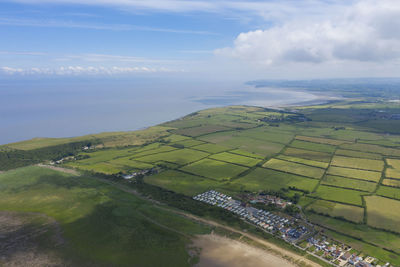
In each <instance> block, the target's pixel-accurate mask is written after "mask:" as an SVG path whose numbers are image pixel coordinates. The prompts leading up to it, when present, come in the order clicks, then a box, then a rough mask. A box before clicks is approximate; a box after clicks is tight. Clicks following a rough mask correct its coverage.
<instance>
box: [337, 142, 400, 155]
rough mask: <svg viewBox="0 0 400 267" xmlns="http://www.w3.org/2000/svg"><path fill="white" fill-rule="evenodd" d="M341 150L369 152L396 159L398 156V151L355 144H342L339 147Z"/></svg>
mask: <svg viewBox="0 0 400 267" xmlns="http://www.w3.org/2000/svg"><path fill="white" fill-rule="evenodd" d="M341 148H344V149H350V150H357V151H362V152H369V153H379V154H383V155H386V156H397V157H399V156H400V150H398V149H394V148H388V147H383V146H378V145H369V144H361V143H356V144H344V145H341Z"/></svg>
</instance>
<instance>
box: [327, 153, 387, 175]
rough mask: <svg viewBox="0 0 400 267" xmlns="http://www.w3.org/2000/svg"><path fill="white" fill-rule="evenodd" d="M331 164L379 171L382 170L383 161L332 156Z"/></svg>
mask: <svg viewBox="0 0 400 267" xmlns="http://www.w3.org/2000/svg"><path fill="white" fill-rule="evenodd" d="M331 165H332V166H339V167H346V168H353V169H363V170H370V171H379V172H380V171H382V170H383V167H384V162H383V161H382V160H373V159H361V158H352V157H343V156H334V157H333V159H332V161H331Z"/></svg>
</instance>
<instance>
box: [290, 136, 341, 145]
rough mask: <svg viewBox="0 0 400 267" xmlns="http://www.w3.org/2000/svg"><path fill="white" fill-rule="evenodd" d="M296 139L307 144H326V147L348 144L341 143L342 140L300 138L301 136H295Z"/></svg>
mask: <svg viewBox="0 0 400 267" xmlns="http://www.w3.org/2000/svg"><path fill="white" fill-rule="evenodd" d="M296 139H297V140H301V141H308V142H313V143H320V144H327V145H333V146H338V145H341V144H345V143H348V141H343V140H336V139H327V138H319V137H311V136H302V135H297V136H296Z"/></svg>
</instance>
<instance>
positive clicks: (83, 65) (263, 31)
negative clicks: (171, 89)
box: [0, 0, 400, 81]
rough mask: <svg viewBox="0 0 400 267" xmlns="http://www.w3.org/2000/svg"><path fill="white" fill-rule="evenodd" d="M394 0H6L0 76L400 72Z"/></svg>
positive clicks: (0, 21)
mask: <svg viewBox="0 0 400 267" xmlns="http://www.w3.org/2000/svg"><path fill="white" fill-rule="evenodd" d="M399 32H400V3H399V1H397V0H379V1H378V0H376V1H372V0H365V1H340V0H304V1H301V0H299V1H297V0H296V1H289V0H286V1H285V0H282V1H272V0H271V1H256V0H252V1H240V0H237V1H219V0H213V1H208V0H198V1H189V0H187V1H180V0H3V1H1V3H0V36H1V42H0V76H1V77H21V76H23V77H26V76H28V77H30V76H35V77H36V76H38V77H43V76H45V77H47V76H63V77H64V76H67V77H68V76H77V75H78V76H79V75H82V76H91V77H92V76H97V75H102V76H104V75H111V76H115V75H117V76H118V75H124V76H143V75H145V76H146V75H161V76H171V77H207V78H209V79H217V78H216V77H218V79H231V80H235V79H238V80H243V81H244V80H248V79H264V78H267V79H268V78H270V79H274V78H285V79H299V78H331V77H369V76H371V77H372V76H374V77H389V76H397V77H398V76H399V75H398V74H399V73H400V67H399V66H400V60H399V59H400V34H399Z"/></svg>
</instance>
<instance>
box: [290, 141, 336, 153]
mask: <svg viewBox="0 0 400 267" xmlns="http://www.w3.org/2000/svg"><path fill="white" fill-rule="evenodd" d="M290 146H291V147H294V148H299V149H307V150H312V151H318V152H326V153H333V152H334V151H335V149H336V147H335V146H331V145H326V144H319V143H312V142H306V141H300V140H294V141H293V142H292V143H291V144H290Z"/></svg>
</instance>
